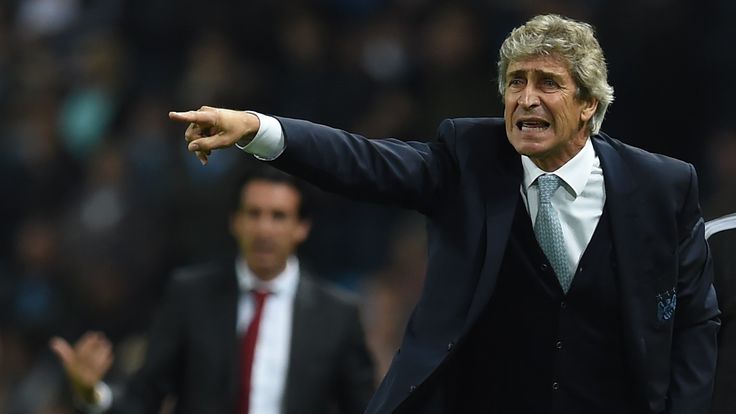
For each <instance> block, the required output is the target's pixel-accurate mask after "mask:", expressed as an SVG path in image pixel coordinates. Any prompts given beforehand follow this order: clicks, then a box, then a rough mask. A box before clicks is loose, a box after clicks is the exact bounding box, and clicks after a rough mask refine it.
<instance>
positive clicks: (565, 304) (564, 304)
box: [560, 300, 567, 309]
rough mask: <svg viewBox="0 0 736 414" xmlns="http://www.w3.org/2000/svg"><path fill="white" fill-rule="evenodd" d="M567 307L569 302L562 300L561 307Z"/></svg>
mask: <svg viewBox="0 0 736 414" xmlns="http://www.w3.org/2000/svg"><path fill="white" fill-rule="evenodd" d="M565 308H567V302H565V301H564V300H563V301H562V302H560V309H565Z"/></svg>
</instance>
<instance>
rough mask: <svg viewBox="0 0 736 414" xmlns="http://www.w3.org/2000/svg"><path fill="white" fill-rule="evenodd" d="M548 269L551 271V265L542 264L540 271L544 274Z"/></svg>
mask: <svg viewBox="0 0 736 414" xmlns="http://www.w3.org/2000/svg"><path fill="white" fill-rule="evenodd" d="M547 269H549V265H547V263H542V265H541V266H539V270H541V271H543V272H546V271H547Z"/></svg>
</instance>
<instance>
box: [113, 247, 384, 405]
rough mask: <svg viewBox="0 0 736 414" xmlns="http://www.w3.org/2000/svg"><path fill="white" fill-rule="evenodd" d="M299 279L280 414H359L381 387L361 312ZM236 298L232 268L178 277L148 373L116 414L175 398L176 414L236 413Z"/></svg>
mask: <svg viewBox="0 0 736 414" xmlns="http://www.w3.org/2000/svg"><path fill="white" fill-rule="evenodd" d="M301 273H302V274H301V276H300V280H299V285H298V288H297V293H296V296H295V298H294V308H293V312H294V316H293V328H292V338H291V346H290V356H289V366H288V376H287V380H286V386H285V390H284V398H283V408H282V412H283V413H284V414H327V413H346V414H348V413H360V412H362V411H363V409H364V408H365V406H366V404H367V402H368V400H369V399H370V396H371V394H372V392H373V388H374V387H373V367H372V364H371V361H370V358H369V355H368V352H367V350H366V347H365V342H364V338H363V332H362V328H361V324H360V320H359V316H358V310H357V307H356V305H355V303H353V302H352V301H351V300H350V299H349V298H347V297H346V296H345V295H344V294H341V293H339V292H337V291H334V290H332V289H330V288H328V287H326V286H323V285H322V284H320V283H318V282H316V281H315V280H314V279H312V278H310V277H309V276H307V275H305V274H304V273H303V272H301ZM239 295H240V292H239V288H238V282H237V277H236V274H235V263H234V261H233V262H224V263H218V264H213V265H209V266H201V267H195V268H188V269H185V270H183V271H180V272H178V273H177V274H176V275H175V276H174V277H173V278H172V281H171V282H170V285H169V287H168V288H167V292H166V297H165V300H164V303H163V305H162V307H161V310H160V312H159V313H158V315H157V317H156V318H155V320H154V322H153V324H152V327H151V330H150V336H149V341H148V350H147V354H146V358H145V362H144V364H143V367H142V369H141V370H140V371H139V372H138V373H137V374H136V375H135V377H134V379H133V380H132V381H131V382H130V383H129V386H128V387H126V388H125V391H124V393H123V394H122V395H120V396H116V397H115V398H114V400H113V407H112V411H111V412H114V413H120V414H132V413H157V412H158V410H159V408H160V406H161V401H162V400H163V399H164V397H165V396H166V395H167V394H173V395H175V396H176V397H177V401H176V412H177V413H191V414H195V413H196V414H205V413H213V414H214V413H217V414H220V413H224V414H230V413H234V412H235V408H236V405H237V392H238V389H239V388H238V385H239V381H240V378H239V375H240V374H239V371H238V369H239V367H240V364H239V363H238V361H239V353H238V349H239V340H238V336H237V333H236V321H237V307H238V299H239Z"/></svg>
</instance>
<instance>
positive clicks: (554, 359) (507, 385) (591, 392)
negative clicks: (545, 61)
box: [434, 201, 635, 414]
mask: <svg viewBox="0 0 736 414" xmlns="http://www.w3.org/2000/svg"><path fill="white" fill-rule="evenodd" d="M518 206H519V207H518V209H517V211H516V214H515V217H514V223H513V225H512V230H511V235H510V238H509V242H508V246H507V248H506V253H505V256H504V259H503V263H502V265H501V270H500V272H499V277H498V282H497V285H496V289H495V292H494V295H493V297H492V299H491V301H490V302H489V304H488V306H487V307H486V309H485V310H484V312H483V313H482V315H481V316H480V318H479V319H478V321H477V323H476V324H475V326H474V327H473V329H472V330H471V332H470V333H469V334H468V335H467V336H466V338H465V339H464V341H463V342H462V343H460V344H458V349H457V352H456V353H455V354H454V355H453V356H452V358H450V359H448V360H447V361H446V363H445V364H444V366H443V367H441V368H440V369H439V371H438V372H436V373H435V374H437V375H436V378H434V381H435V382H436V383H437V385H440V384H441V385H440V387H441V388H444V389H446V390H452V391H450V392H449V394H451V395H450V398H449V399H446V400H445V401H448V402H449V405H451V406H448V407H445V408H444V410H443V411H444V412H472V413H481V412H487V413H500V414H505V413H512V414H540V413H544V414H555V413H565V414H576V413H580V414H590V413H596V414H609V413H610V414H630V413H634V412H635V409H634V408H633V407H634V403H633V393H632V390H631V388H630V385H629V383H630V381H629V380H630V376H629V375H628V371H627V368H626V360H625V358H624V347H623V344H622V322H621V318H620V315H621V311H620V298H619V291H618V284H617V283H616V275H615V268H616V263H615V261H614V254H613V249H612V244H611V239H610V231H609V224H608V217H607V216H608V215H607V213H606V210H605V209H604V212H603V216H602V217H601V219H600V221H599V223H598V226H597V228H596V230H595V232H594V234H593V237H592V239H591V241H590V243H589V244H588V246H587V248H586V250H585V253H584V254H583V257H582V258H581V260H580V262H579V265H578V267H577V269H576V272H575V277H574V280H573V283H572V286H571V287H570V290H569V291H568V293H567V294H565V293H564V292H563V291H562V288H561V287H560V284H559V282H558V281H557V277H556V275H555V273H554V270H553V269H552V267H551V266H550V264H549V261H548V260H547V258H546V257H545V255H544V253H543V252H542V250H541V248H540V247H539V244H538V243H537V241H536V238H535V236H534V232H533V229H532V226H531V220H530V218H529V215H528V213H527V212H526V209H525V207H524V203H523V202H521V201H520V202H519V203H518Z"/></svg>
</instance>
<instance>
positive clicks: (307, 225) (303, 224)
mask: <svg viewBox="0 0 736 414" xmlns="http://www.w3.org/2000/svg"><path fill="white" fill-rule="evenodd" d="M311 229H312V222H311V221H310V220H299V225H298V226H297V228H296V234H295V235H294V238H295V239H296V241H297V242H298V243H300V244H301V243H303V242H304V241H305V240H307V237H308V236H309V231H310V230H311Z"/></svg>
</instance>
